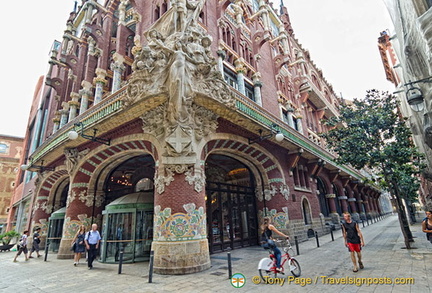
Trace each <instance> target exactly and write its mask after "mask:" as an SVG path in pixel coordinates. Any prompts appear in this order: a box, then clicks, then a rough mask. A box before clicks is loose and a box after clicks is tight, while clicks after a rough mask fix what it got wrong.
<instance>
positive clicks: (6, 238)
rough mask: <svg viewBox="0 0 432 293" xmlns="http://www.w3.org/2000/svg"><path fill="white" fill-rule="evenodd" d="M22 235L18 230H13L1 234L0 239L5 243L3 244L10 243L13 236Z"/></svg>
mask: <svg viewBox="0 0 432 293" xmlns="http://www.w3.org/2000/svg"><path fill="white" fill-rule="evenodd" d="M20 236H21V234H20V233H18V232H16V231H15V230H11V231H9V232H6V233H4V234H0V241H1V242H2V243H3V245H8V244H9V243H10V242H11V240H12V239H13V238H15V237H20Z"/></svg>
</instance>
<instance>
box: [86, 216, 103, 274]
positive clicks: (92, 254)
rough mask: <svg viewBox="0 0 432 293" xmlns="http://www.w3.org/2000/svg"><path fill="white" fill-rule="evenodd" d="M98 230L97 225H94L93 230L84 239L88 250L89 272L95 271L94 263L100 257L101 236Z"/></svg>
mask: <svg viewBox="0 0 432 293" xmlns="http://www.w3.org/2000/svg"><path fill="white" fill-rule="evenodd" d="M97 228H98V226H97V224H93V225H92V228H91V230H90V231H88V233H86V234H85V235H86V236H85V238H84V241H85V246H86V248H87V264H88V269H89V270H91V269H93V261H94V260H95V259H96V257H97V255H98V249H99V243H100V241H101V236H100V234H99V231H98V230H97Z"/></svg>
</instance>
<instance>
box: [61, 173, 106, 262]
mask: <svg viewBox="0 0 432 293" xmlns="http://www.w3.org/2000/svg"><path fill="white" fill-rule="evenodd" d="M87 179H88V178H87V176H86V175H84V174H83V173H78V175H77V176H76V177H75V178H74V181H73V183H72V184H71V185H70V187H69V193H68V198H67V201H66V215H65V221H64V225H63V235H62V239H61V242H60V247H59V251H58V254H57V258H60V259H65V258H73V252H72V251H70V247H71V243H72V239H73V237H74V236H75V233H76V232H77V230H78V228H79V226H80V225H82V224H83V225H85V226H86V227H87V230H88V229H89V228H90V226H91V224H92V223H96V224H98V227H99V231H101V229H102V225H101V223H102V221H101V220H102V203H103V194H102V192H98V193H97V194H95V192H94V190H90V189H88V186H87V183H85V182H83V181H85V180H87ZM93 206H94V207H93Z"/></svg>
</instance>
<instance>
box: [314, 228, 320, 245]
mask: <svg viewBox="0 0 432 293" xmlns="http://www.w3.org/2000/svg"><path fill="white" fill-rule="evenodd" d="M315 238H316V242H317V247H319V240H318V232H317V231H315Z"/></svg>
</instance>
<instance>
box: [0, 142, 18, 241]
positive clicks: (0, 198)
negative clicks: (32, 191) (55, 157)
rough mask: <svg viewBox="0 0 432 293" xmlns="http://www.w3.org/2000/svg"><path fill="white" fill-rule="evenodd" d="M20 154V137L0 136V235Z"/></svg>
mask: <svg viewBox="0 0 432 293" xmlns="http://www.w3.org/2000/svg"><path fill="white" fill-rule="evenodd" d="M22 154H23V138H22V137H14V136H8V135H0V234H1V233H2V231H3V230H5V229H6V222H7V216H8V211H9V205H10V202H11V199H12V196H13V193H14V189H15V180H16V176H17V173H18V170H19V166H20V159H21V157H22Z"/></svg>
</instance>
